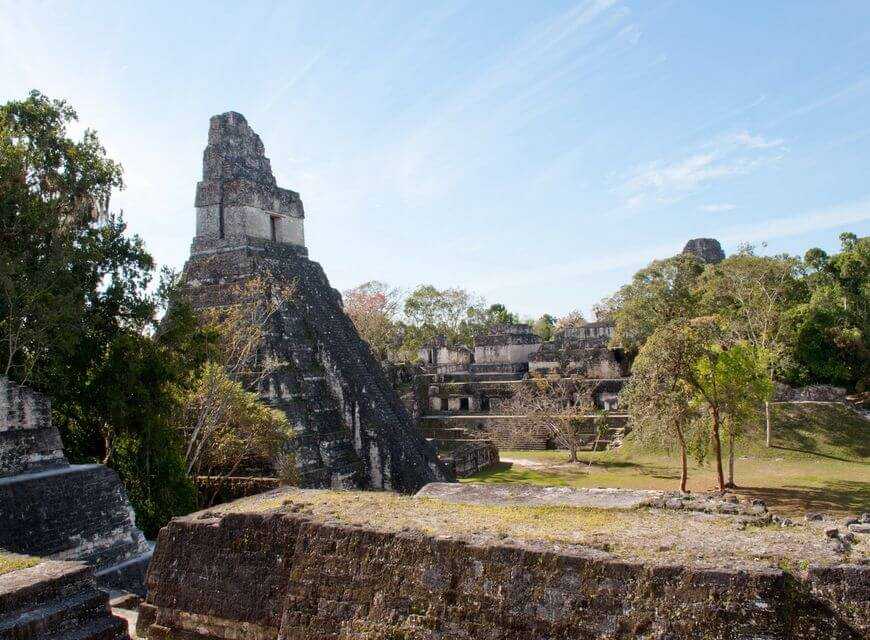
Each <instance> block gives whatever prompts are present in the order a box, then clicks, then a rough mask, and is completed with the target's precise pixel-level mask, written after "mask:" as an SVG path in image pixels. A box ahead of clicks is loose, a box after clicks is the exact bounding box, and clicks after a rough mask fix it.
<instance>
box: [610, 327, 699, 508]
mask: <svg viewBox="0 0 870 640" xmlns="http://www.w3.org/2000/svg"><path fill="white" fill-rule="evenodd" d="M686 346H687V345H686V343H685V342H684V341H682V340H675V339H673V336H672V334H671V331H670V330H669V329H668V328H667V327H662V328H659V329H657V330H656V331H654V332H653V334H652V335H651V336H650V337H649V339H648V340H647V341H646V342H645V343H644V345H643V347H641V349H640V353H638V355H637V358H636V359H635V361H634V366H633V368H632V376H631V379H630V380H629V382H628V384H627V385H626V387H625V389H623V391H622V393H621V394H620V397H621V401H622V402H623V403H625V404H627V405H628V407H629V413H630V416H631V417H630V419H631V424H632V431H633V433H634V437H635V438H638V439H639V440H640V441H642V442H646V443H650V444H653V445H662V444H664V445H665V446H666V447H668V448H669V447H670V446H672V445H673V443H674V442H676V444H677V447H678V449H679V452H680V466H681V472H680V491H682V492H683V493H685V492H686V482H687V480H688V476H689V470H688V460H687V458H688V450H689V442H690V438H689V433H690V432H691V431H693V430H694V429H696V428H697V425H698V418H699V415H698V411H697V409H696V408H695V407H694V406H693V405H692V392H691V389H690V387H689V386H688V385H687V384H686V382H685V380H684V374H685V370H686V367H687V366H688V365H689V361H688V359H687V355H686V353H684V351H683V349H684V348H685V347H686Z"/></svg>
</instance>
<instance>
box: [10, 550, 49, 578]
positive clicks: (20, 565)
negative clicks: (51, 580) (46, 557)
mask: <svg viewBox="0 0 870 640" xmlns="http://www.w3.org/2000/svg"><path fill="white" fill-rule="evenodd" d="M40 562H42V559H40V558H33V557H31V556H22V555H19V554H17V553H2V552H0V576H2V575H3V574H5V573H12V572H13V571H18V570H20V569H28V568H30V567H35V566H36V565H38V564H39V563H40Z"/></svg>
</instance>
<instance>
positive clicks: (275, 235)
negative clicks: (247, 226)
mask: <svg viewBox="0 0 870 640" xmlns="http://www.w3.org/2000/svg"><path fill="white" fill-rule="evenodd" d="M277 220H278V219H277V218H276V217H275V216H269V230H270V231H271V232H272V242H278V226H277V224H276V222H277Z"/></svg>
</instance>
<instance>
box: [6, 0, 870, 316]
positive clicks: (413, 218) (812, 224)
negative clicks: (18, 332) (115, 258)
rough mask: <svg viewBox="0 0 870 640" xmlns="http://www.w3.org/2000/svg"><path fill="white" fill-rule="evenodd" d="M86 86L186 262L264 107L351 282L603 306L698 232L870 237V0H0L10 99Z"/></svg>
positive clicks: (529, 304) (75, 94) (291, 177)
mask: <svg viewBox="0 0 870 640" xmlns="http://www.w3.org/2000/svg"><path fill="white" fill-rule="evenodd" d="M30 88H38V89H40V90H41V91H43V92H44V93H46V94H48V95H50V96H52V97H65V98H67V99H68V100H69V101H70V102H71V103H72V104H73V105H74V106H75V107H76V108H77V109H78V111H79V115H80V117H81V123H82V125H83V126H89V127H93V128H95V129H97V131H98V132H99V134H100V136H101V138H102V140H103V141H104V143H105V145H106V147H107V149H108V151H109V153H110V155H111V156H112V157H114V158H115V159H117V160H119V161H120V162H121V163H122V164H123V165H124V168H125V171H126V180H127V185H128V187H127V189H126V190H125V191H124V192H123V193H122V194H120V195H119V196H118V197H116V199H115V205H116V206H118V207H121V208H123V209H124V211H125V214H126V217H127V220H128V222H129V226H130V229H131V230H132V231H133V232H135V233H138V234H140V235H141V236H142V237H143V238H144V239H145V241H146V243H147V245H148V247H149V249H150V250H151V251H152V253H153V254H154V255H155V257H156V258H157V260H158V261H159V262H160V263H161V264H168V265H170V266H173V267H175V268H180V267H181V266H182V264H183V262H184V260H185V258H186V256H187V252H188V249H189V244H190V240H191V237H192V235H193V230H194V208H193V196H194V188H195V183H196V181H197V180H198V179H199V177H200V171H201V157H202V149H203V147H204V145H205V141H206V134H207V127H208V118H209V116H211V115H213V114H215V113H220V112H223V111H227V110H236V111H240V112H241V113H243V114H245V116H246V117H247V118H248V121H249V122H250V123H251V125H252V126H253V127H254V129H255V130H256V131H257V132H258V133H259V134H260V135H261V137H262V138H263V141H264V143H265V146H266V153H267V155H268V156H269V157H270V158H271V160H272V166H273V168H274V169H275V173H276V176H277V178H278V182H279V184H280V185H281V186H284V187H287V188H291V189H294V190H297V191H299V192H300V193H301V195H302V198H303V201H304V203H305V208H306V215H307V219H306V234H307V238H308V247H309V250H310V254H311V256H312V258H313V259H315V260H318V261H320V262H321V263H322V264H323V266H324V268H325V269H326V272H327V274H328V275H329V277H330V279H331V281H332V283H333V285H334V286H336V287H338V288H340V289H345V288H348V287H351V286H354V285H356V284H359V283H361V282H363V281H365V280H370V279H380V280H385V281H387V282H389V283H391V284H393V285H395V286H399V287H402V288H406V289H407V288H411V287H413V286H414V285H416V284H418V283H421V282H429V283H432V284H435V285H437V286H462V287H466V288H468V289H471V290H473V291H475V292H477V293H479V294H481V295H483V296H484V297H486V298H487V300H489V301H491V302H497V301H498V302H503V303H504V304H506V305H507V306H508V307H509V308H511V309H513V310H516V311H519V312H521V313H522V314H524V315H539V314H540V313H543V312H549V313H552V314H557V315H558V314H563V313H566V312H568V311H570V310H571V309H573V308H580V309H582V310H584V311H587V310H588V309H589V307H590V306H591V305H592V304H593V303H594V302H596V301H597V300H599V299H600V298H601V297H603V296H605V295H607V294H609V293H611V292H612V291H614V290H615V289H616V288H618V287H619V286H620V285H621V284H622V283H624V282H625V281H626V280H627V279H628V278H630V276H631V274H632V273H633V272H634V271H636V270H637V269H638V268H640V267H641V266H643V265H644V264H646V263H647V262H648V261H649V260H651V259H653V258H655V257H664V256H667V255H670V254H673V253H675V252H677V251H678V250H679V249H680V248H681V247H682V245H683V243H684V242H685V241H686V240H687V239H688V238H691V237H697V236H714V237H717V238H719V239H720V240H721V241H722V242H723V245H724V246H725V249H726V251H727V252H730V251H733V250H734V249H736V247H737V245H738V244H739V243H740V242H743V241H747V242H753V243H763V242H766V243H767V248H766V249H765V251H767V252H771V253H778V252H783V251H787V252H790V253H802V252H803V251H804V250H805V249H806V248H808V247H809V246H822V247H824V248H826V249H829V250H835V249H836V247H837V245H838V241H837V236H838V234H839V233H840V232H842V231H844V230H851V231H854V232H856V233H858V234H860V235H867V234H868V233H870V3H868V2H866V1H856V2H835V1H826V2H802V1H798V0H788V1H786V0H782V1H780V2H773V1H770V2H756V1H733V2H696V1H672V2H667V1H666V2H642V1H633V0H624V1H620V0H606V1H605V0H601V1H597V2H594V1H583V2H568V1H564V2H562V1H558V2H557V1H554V2H538V1H535V2H532V1H529V2H483V1H480V0H471V1H467V2H465V1H463V2H458V1H457V2H440V3H434V2H432V3H427V2H410V1H407V2H387V1H378V2H359V3H354V2H349V1H342V2H323V1H319V2H308V3H297V2H246V3H239V2H219V1H216V2H207V3H194V2H172V3H154V2H152V3H144V2H142V3H128V2H108V3H99V2H86V3H85V2H82V3H61V4H55V3H43V2H26V1H21V0H18V1H15V2H10V1H6V0H0V100H2V101H6V100H7V99H11V98H17V97H22V96H23V95H25V93H26V92H27V90H28V89H30Z"/></svg>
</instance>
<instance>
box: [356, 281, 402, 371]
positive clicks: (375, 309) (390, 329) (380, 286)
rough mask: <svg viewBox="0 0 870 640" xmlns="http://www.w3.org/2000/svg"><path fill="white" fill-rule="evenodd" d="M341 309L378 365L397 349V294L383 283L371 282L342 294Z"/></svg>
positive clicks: (398, 300)
mask: <svg viewBox="0 0 870 640" xmlns="http://www.w3.org/2000/svg"><path fill="white" fill-rule="evenodd" d="M343 297H344V310H345V312H346V313H347V315H348V316H349V317H350V319H351V320H352V321H353V324H354V326H355V327H356V330H357V332H358V333H359V335H360V337H361V338H362V339H363V340H365V341H366V342H367V343H368V344H369V346H370V347H371V349H372V352H373V353H374V354H375V357H377V358H378V359H379V360H380V361H381V362H384V361H386V360H388V359H389V357H390V355H391V354H394V353H396V352H397V351H398V349H399V347H400V346H401V332H400V331H399V327H398V325H397V323H396V316H397V314H398V311H399V303H400V300H401V293H400V292H399V290H398V289H394V288H392V287H390V286H389V285H388V284H386V283H385V282H378V281H377V280H371V281H369V282H365V283H363V284H361V285H359V286H358V287H354V288H353V289H349V290H347V291H345V292H344V296H343Z"/></svg>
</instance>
